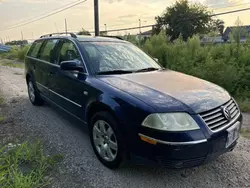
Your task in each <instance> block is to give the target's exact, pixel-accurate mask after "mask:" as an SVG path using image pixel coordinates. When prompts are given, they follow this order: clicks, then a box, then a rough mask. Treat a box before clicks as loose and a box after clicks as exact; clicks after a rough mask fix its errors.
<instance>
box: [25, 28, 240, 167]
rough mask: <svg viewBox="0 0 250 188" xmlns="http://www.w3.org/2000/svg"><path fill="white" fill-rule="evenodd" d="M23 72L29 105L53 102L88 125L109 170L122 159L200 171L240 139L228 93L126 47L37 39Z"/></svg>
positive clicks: (103, 41)
mask: <svg viewBox="0 0 250 188" xmlns="http://www.w3.org/2000/svg"><path fill="white" fill-rule="evenodd" d="M25 71H26V80H27V86H28V94H29V99H30V101H31V103H32V104H34V105H42V104H43V103H44V101H47V102H49V103H52V104H54V105H56V106H58V107H60V108H61V109H63V110H64V111H66V112H67V113H69V114H71V115H72V116H74V117H75V118H77V119H79V120H80V121H81V122H82V125H83V126H88V127H89V135H90V140H91V144H92V147H93V150H94V152H95V154H96V156H97V157H98V159H99V160H100V161H101V162H102V163H103V164H104V165H105V166H107V167H109V168H118V167H119V166H121V164H123V163H124V162H125V161H127V160H133V161H136V162H138V163H144V164H160V165H162V166H165V167H169V168H186V167H193V166H198V165H201V164H203V163H205V162H207V161H209V160H211V159H214V158H216V157H217V156H219V155H221V154H222V153H225V152H227V151H231V150H233V149H234V147H235V145H236V143H237V139H238V138H239V131H240V128H241V123H242V115H241V112H240V110H239V107H238V105H237V103H236V101H235V100H234V99H233V98H232V97H231V96H230V95H229V94H228V92H227V91H225V90H224V89H222V88H221V87H219V86H217V85H215V84H212V83H210V82H207V81H205V80H201V79H198V78H195V77H192V76H189V75H185V74H182V73H179V72H175V71H172V70H168V69H164V68H163V67H161V66H160V65H159V64H158V63H157V62H156V61H155V60H154V59H153V58H151V57H149V56H148V55H147V54H145V53H144V52H143V51H141V50H140V49H139V48H137V47H136V46H134V45H132V44H131V43H129V42H127V41H123V40H120V39H116V38H108V37H92V36H76V35H74V34H73V33H71V34H70V36H64V35H63V36H62V35H59V34H58V35H52V34H50V35H47V36H42V37H41V38H40V39H37V40H36V41H34V43H33V44H32V46H31V48H30V50H29V51H28V53H27V56H26V59H25Z"/></svg>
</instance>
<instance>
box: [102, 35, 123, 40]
mask: <svg viewBox="0 0 250 188" xmlns="http://www.w3.org/2000/svg"><path fill="white" fill-rule="evenodd" d="M100 37H109V38H116V39H120V40H124V39H123V38H122V37H119V36H108V35H107V36H101V35H100Z"/></svg>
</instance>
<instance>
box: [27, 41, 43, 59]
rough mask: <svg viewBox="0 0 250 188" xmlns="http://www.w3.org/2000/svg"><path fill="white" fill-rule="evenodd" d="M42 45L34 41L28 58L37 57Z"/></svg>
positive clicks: (41, 42)
mask: <svg viewBox="0 0 250 188" xmlns="http://www.w3.org/2000/svg"><path fill="white" fill-rule="evenodd" d="M42 44H43V41H35V42H34V43H33V44H32V46H31V47H30V50H29V52H28V56H31V57H37V55H38V52H39V50H40V48H41V46H42Z"/></svg>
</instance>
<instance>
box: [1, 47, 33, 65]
mask: <svg viewBox="0 0 250 188" xmlns="http://www.w3.org/2000/svg"><path fill="white" fill-rule="evenodd" d="M29 47H30V46H29V45H26V46H24V47H17V46H15V47H12V49H11V50H10V51H9V52H6V53H0V56H1V57H2V58H6V59H11V60H15V59H18V60H19V61H24V58H25V55H26V53H27V51H28V49H29Z"/></svg>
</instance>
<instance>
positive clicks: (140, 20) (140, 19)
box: [139, 19, 141, 34]
mask: <svg viewBox="0 0 250 188" xmlns="http://www.w3.org/2000/svg"><path fill="white" fill-rule="evenodd" d="M139 34H141V19H139Z"/></svg>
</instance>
